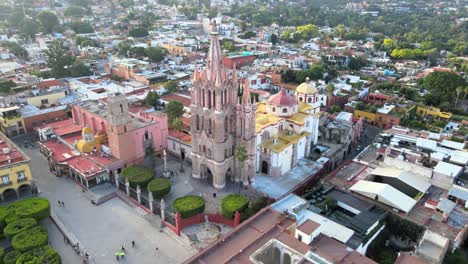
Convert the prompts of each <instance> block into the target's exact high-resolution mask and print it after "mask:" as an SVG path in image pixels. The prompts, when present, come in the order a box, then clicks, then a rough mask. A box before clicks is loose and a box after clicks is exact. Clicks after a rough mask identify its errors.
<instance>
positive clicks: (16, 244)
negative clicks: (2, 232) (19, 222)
mask: <svg viewBox="0 0 468 264" xmlns="http://www.w3.org/2000/svg"><path fill="white" fill-rule="evenodd" d="M48 239H49V236H48V235H47V230H46V228H45V227H42V226H36V227H33V228H30V229H28V230H25V231H23V232H21V233H19V234H17V235H15V236H14V237H13V239H12V240H11V245H12V246H13V248H14V249H16V250H19V251H21V252H26V251H29V250H32V249H34V248H37V247H40V246H44V245H46V244H47V241H48Z"/></svg>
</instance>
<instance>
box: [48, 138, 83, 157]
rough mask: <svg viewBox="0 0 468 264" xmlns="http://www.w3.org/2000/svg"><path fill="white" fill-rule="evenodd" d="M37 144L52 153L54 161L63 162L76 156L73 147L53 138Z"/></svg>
mask: <svg viewBox="0 0 468 264" xmlns="http://www.w3.org/2000/svg"><path fill="white" fill-rule="evenodd" d="M39 144H40V145H42V146H43V147H44V148H46V149H47V150H49V151H50V152H51V153H52V159H53V160H54V161H55V162H64V161H67V160H69V159H71V158H73V157H75V156H76V154H75V153H74V151H73V149H71V148H70V147H69V146H67V145H65V144H64V143H62V142H61V141H59V140H58V139H55V138H54V139H50V140H47V141H42V142H39Z"/></svg>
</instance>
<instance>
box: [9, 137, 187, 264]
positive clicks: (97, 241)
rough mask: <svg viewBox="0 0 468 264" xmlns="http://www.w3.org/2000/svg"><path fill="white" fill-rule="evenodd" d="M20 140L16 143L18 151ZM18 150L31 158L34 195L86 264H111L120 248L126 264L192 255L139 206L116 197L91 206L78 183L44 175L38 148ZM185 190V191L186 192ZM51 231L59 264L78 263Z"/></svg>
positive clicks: (173, 260)
mask: <svg viewBox="0 0 468 264" xmlns="http://www.w3.org/2000/svg"><path fill="white" fill-rule="evenodd" d="M24 140H25V139H24V138H16V139H15V141H16V143H17V144H18V145H19V146H21V147H23V144H21V142H23V141H24ZM23 150H24V151H25V152H26V154H27V155H28V156H29V157H30V158H31V170H32V173H33V177H34V179H35V182H36V185H37V187H38V189H39V192H40V194H39V196H41V197H45V198H47V199H49V200H50V202H51V205H52V206H51V209H52V211H53V213H55V215H56V216H57V218H58V219H59V220H60V221H61V222H62V223H63V224H64V226H65V227H66V228H67V229H68V230H69V231H70V232H71V233H72V234H73V235H74V236H75V237H76V238H77V240H78V241H79V243H80V248H82V249H83V251H85V252H87V253H88V254H89V255H90V257H91V263H99V264H101V263H103V264H105V263H115V262H116V259H115V257H114V254H115V252H116V251H117V250H119V249H120V247H121V246H122V245H123V246H124V247H125V249H126V252H127V253H126V256H125V260H124V262H125V263H152V262H153V261H154V259H158V260H159V261H161V262H162V263H181V262H182V261H184V260H185V259H187V258H188V257H189V256H191V255H193V254H194V253H195V252H196V250H195V249H193V248H192V247H190V246H188V245H186V244H185V243H183V242H181V241H180V240H178V239H177V238H175V235H171V234H170V233H166V232H160V231H159V229H158V228H157V227H159V224H160V223H159V222H160V220H159V219H157V220H159V222H158V221H157V220H156V221H154V220H153V219H154V218H155V217H156V216H152V218H150V219H151V220H148V218H149V217H148V213H147V212H146V211H144V210H142V209H141V208H140V207H138V206H132V205H131V204H128V203H125V202H124V201H122V200H120V199H118V198H113V199H111V200H109V201H107V202H105V203H103V204H100V205H99V206H96V205H93V204H92V203H91V202H90V200H89V199H88V198H87V197H86V195H85V193H84V192H82V188H81V187H80V186H79V185H77V184H76V183H75V182H73V181H72V180H70V179H67V178H60V177H56V176H55V175H54V174H52V173H51V172H50V171H49V166H48V163H47V160H46V158H45V157H44V156H43V155H42V154H41V153H40V152H39V149H38V148H26V149H23ZM176 188H177V187H175V188H174V190H176ZM177 189H179V188H177ZM180 189H181V190H184V189H182V188H180ZM186 190H187V191H190V188H189V187H188V189H186ZM176 195H178V194H176ZM59 200H60V201H63V202H64V204H65V206H64V207H59V206H58V201H59ZM156 218H157V217H156ZM48 225H52V226H53V225H54V224H51V223H49V224H48ZM51 229H52V232H50V240H51V243H52V244H53V246H54V247H55V248H57V250H58V252H59V254H60V255H61V256H62V258H63V260H64V263H80V262H81V260H79V261H80V262H77V259H80V258H79V257H78V256H77V254H76V253H75V252H74V251H73V250H72V248H71V246H60V244H62V245H66V244H65V243H64V237H63V234H62V233H60V232H58V230H56V229H54V228H51ZM132 240H135V242H136V246H135V248H132V247H131V241H132ZM156 248H158V251H156ZM77 257H78V258H77Z"/></svg>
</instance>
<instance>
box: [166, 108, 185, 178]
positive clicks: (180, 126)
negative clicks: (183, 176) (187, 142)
mask: <svg viewBox="0 0 468 264" xmlns="http://www.w3.org/2000/svg"><path fill="white" fill-rule="evenodd" d="M172 102H177V101H171V102H169V104H170V103H172ZM168 106H169V105H168ZM166 111H167V108H166ZM171 128H172V129H175V130H177V131H178V132H179V133H177V134H178V139H179V144H182V141H181V137H182V133H183V130H184V123H183V122H182V120H180V118H179V117H175V118H174V119H173V120H172V122H171ZM179 149H180V153H179V154H180V172H184V166H183V163H182V148H179Z"/></svg>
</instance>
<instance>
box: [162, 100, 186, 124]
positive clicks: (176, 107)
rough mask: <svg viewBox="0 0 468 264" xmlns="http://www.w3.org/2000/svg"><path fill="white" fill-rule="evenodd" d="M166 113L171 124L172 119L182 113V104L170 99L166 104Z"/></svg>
mask: <svg viewBox="0 0 468 264" xmlns="http://www.w3.org/2000/svg"><path fill="white" fill-rule="evenodd" d="M166 114H167V117H168V119H169V124H172V122H173V120H174V119H176V118H179V117H181V116H182V115H183V114H184V105H183V104H182V103H181V102H179V101H175V100H173V101H170V102H169V103H168V104H167V105H166Z"/></svg>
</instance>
